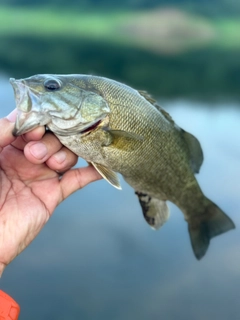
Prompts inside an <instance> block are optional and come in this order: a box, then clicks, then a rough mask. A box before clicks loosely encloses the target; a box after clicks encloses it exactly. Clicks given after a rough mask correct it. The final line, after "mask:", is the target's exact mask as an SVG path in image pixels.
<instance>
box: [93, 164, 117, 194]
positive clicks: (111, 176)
mask: <svg viewBox="0 0 240 320" xmlns="http://www.w3.org/2000/svg"><path fill="white" fill-rule="evenodd" d="M91 163H92V165H93V166H94V168H95V169H96V170H97V171H98V172H99V173H100V175H101V176H102V177H103V178H104V179H105V180H107V182H109V183H110V184H111V185H112V186H113V187H115V188H117V189H120V190H121V189H122V188H121V185H120V181H119V179H118V176H117V173H116V172H114V171H113V170H111V169H109V168H107V167H105V166H103V165H101V164H98V163H94V162H91Z"/></svg>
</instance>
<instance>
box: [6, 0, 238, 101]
mask: <svg viewBox="0 0 240 320" xmlns="http://www.w3.org/2000/svg"><path fill="white" fill-rule="evenodd" d="M3 2H4V0H1V3H3ZM7 2H8V6H4V7H0V41H1V46H0V70H2V71H5V72H7V73H8V74H10V75H11V76H12V77H26V76H30V75H32V74H36V73H93V74H98V75H102V76H107V77H110V78H114V79H116V80H120V81H123V82H125V83H127V84H130V85H132V86H134V87H136V88H138V89H146V90H148V91H149V92H151V93H154V94H155V95H157V96H160V95H161V96H165V97H166V96H172V97H173V96H174V97H176V96H186V95H188V96H189V95H191V96H193V95H201V96H206V95H208V96H209V95H211V96H212V95H214V96H216V95H217V96H219V95H220V96H231V97H232V96H239V95H240V92H239V83H240V59H239V53H240V37H239V33H240V22H239V20H238V19H236V18H230V17H229V16H223V15H222V16H218V17H214V18H209V17H207V16H206V15H205V16H202V15H199V14H196V13H192V12H193V11H192V12H191V13H190V11H183V10H179V9H177V8H170V9H169V8H168V9H161V10H159V9H154V10H153V9H152V10H134V11H131V10H126V8H125V10H110V11H109V10H106V11H104V10H100V11H99V10H96V8H95V10H90V11H89V10H87V11H86V10H71V9H69V8H68V10H64V6H59V7H58V10H52V9H50V7H48V6H47V7H43V8H38V9H36V7H35V8H34V7H32V6H31V7H27V1H25V2H23V0H22V1H20V0H19V1H17V3H18V5H20V3H21V4H24V3H25V5H26V7H23V6H18V7H16V6H15V5H14V4H16V2H14V0H11V1H10V0H8V1H7ZM130 2H131V5H132V6H136V7H139V6H140V2H139V3H138V5H137V2H138V1H126V2H124V1H123V3H125V4H126V3H128V5H130ZM173 2H174V1H173ZM180 2H181V3H182V4H183V3H184V4H185V5H186V7H187V2H185V1H179V3H180ZM213 2H215V1H213ZM223 2H224V1H223ZM34 3H35V4H39V2H38V1H35V2H34ZM53 3H54V1H48V4H49V5H50V4H53ZM55 3H56V2H55ZM58 3H59V4H60V1H58ZM86 3H88V4H94V3H95V2H94V1H86ZM101 3H102V7H101V8H102V9H103V8H105V5H106V4H107V1H101ZM141 3H142V5H143V4H144V3H145V2H144V1H142V2H141ZM151 3H152V6H154V5H156V4H157V3H158V4H159V1H152V2H151ZM162 3H165V2H164V1H162ZM224 3H225V2H224ZM10 4H12V6H10ZM31 4H32V2H31ZM41 4H42V5H43V4H44V1H41ZM69 4H74V1H69ZM204 4H205V1H203V5H204ZM98 5H100V2H98ZM196 6H197V2H196ZM189 7H190V6H189Z"/></svg>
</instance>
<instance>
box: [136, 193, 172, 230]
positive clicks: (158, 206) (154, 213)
mask: <svg viewBox="0 0 240 320" xmlns="http://www.w3.org/2000/svg"><path fill="white" fill-rule="evenodd" d="M135 193H136V195H137V196H138V199H139V202H140V205H141V207H142V211H143V216H144V218H145V220H146V221H147V223H148V224H149V225H150V226H151V227H152V228H153V229H159V228H160V227H161V226H162V225H163V224H164V223H165V222H166V221H167V220H168V217H169V209H168V206H167V204H166V201H163V200H159V199H156V198H152V197H150V196H149V195H148V194H146V193H142V192H138V191H136V192H135Z"/></svg>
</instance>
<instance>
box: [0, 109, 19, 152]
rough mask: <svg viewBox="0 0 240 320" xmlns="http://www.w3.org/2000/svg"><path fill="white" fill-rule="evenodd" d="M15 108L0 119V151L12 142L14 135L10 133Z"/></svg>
mask: <svg viewBox="0 0 240 320" xmlns="http://www.w3.org/2000/svg"><path fill="white" fill-rule="evenodd" d="M16 115H17V110H16V109H15V110H13V111H12V112H11V113H10V114H9V115H8V116H7V117H6V118H2V119H0V152H1V151H2V149H3V148H4V147H6V146H7V145H9V144H10V143H12V142H13V141H14V140H15V139H16V137H14V136H13V135H12V131H13V128H14V122H15V119H16Z"/></svg>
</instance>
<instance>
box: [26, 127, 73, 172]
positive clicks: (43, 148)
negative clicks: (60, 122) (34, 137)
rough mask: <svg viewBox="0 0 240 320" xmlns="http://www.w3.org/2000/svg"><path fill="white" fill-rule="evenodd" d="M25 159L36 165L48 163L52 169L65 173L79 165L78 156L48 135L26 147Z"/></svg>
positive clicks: (51, 135)
mask: <svg viewBox="0 0 240 320" xmlns="http://www.w3.org/2000/svg"><path fill="white" fill-rule="evenodd" d="M24 154H25V157H26V158H27V159H28V160H29V161H30V162H32V163H34V164H41V163H44V162H45V163H46V164H47V165H48V166H49V168H50V169H52V170H55V171H59V172H64V171H66V170H68V169H69V168H71V167H72V166H74V165H75V164H76V163H77V158H78V157H77V156H76V155H75V154H74V153H72V152H71V151H70V150H69V149H67V148H65V147H63V145H62V144H61V143H60V141H59V140H58V139H57V138H56V137H55V136H54V135H53V134H52V133H50V132H49V133H46V134H45V135H44V136H43V137H42V138H41V139H40V140H38V141H30V142H29V143H27V144H26V146H25V147H24Z"/></svg>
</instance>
